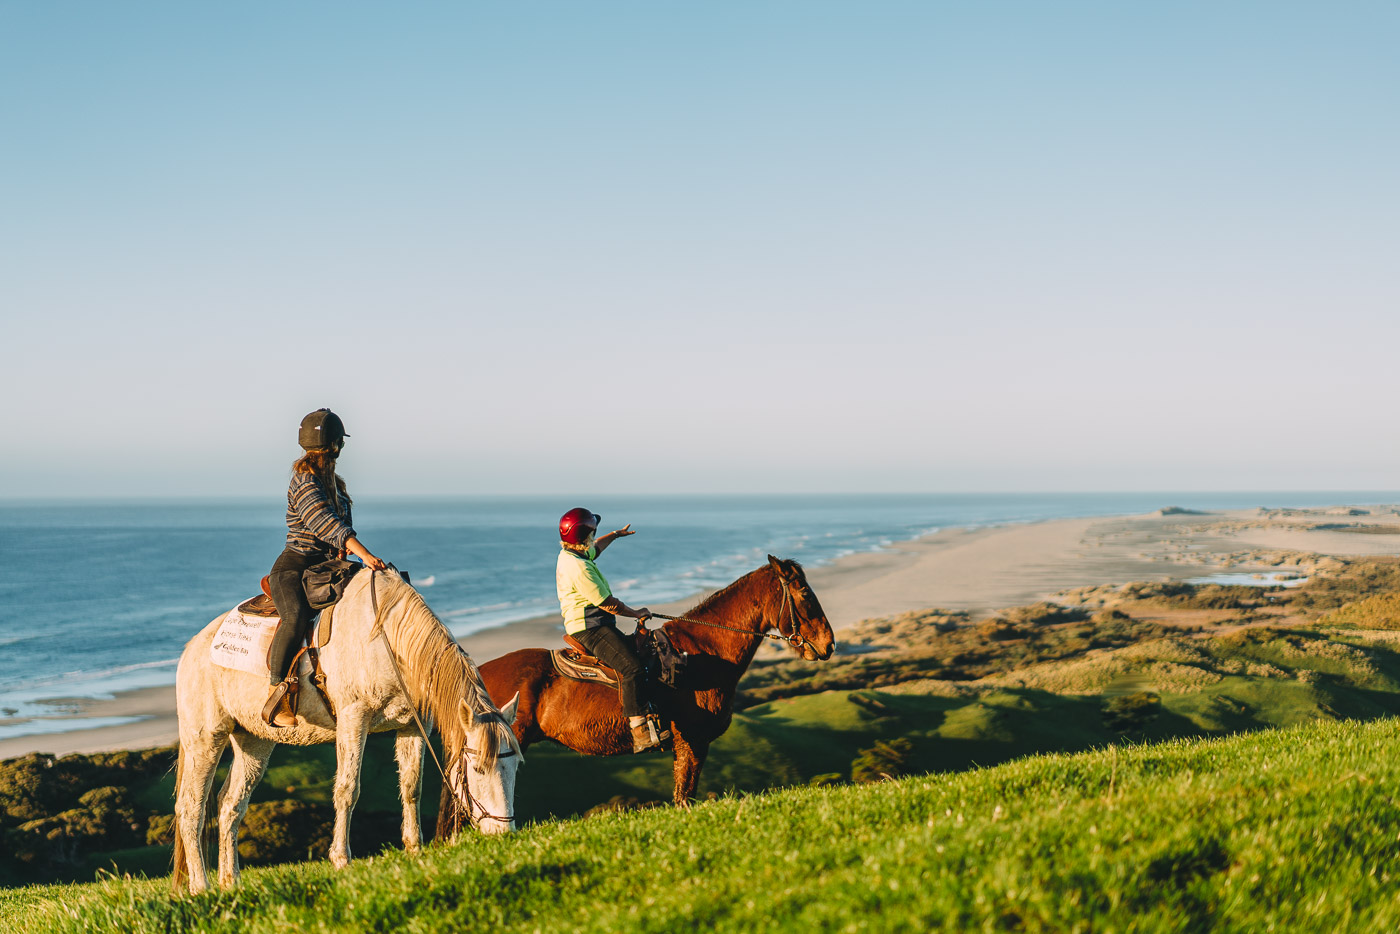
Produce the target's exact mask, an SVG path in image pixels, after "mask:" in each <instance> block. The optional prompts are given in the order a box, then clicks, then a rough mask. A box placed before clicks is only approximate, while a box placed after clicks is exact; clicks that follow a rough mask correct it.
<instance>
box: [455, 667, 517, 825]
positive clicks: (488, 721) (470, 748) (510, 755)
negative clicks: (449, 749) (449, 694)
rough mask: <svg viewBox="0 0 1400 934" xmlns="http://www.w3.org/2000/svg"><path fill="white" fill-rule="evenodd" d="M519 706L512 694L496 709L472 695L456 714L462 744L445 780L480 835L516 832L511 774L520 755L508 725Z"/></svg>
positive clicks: (513, 782) (512, 732)
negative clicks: (462, 735) (459, 724)
mask: <svg viewBox="0 0 1400 934" xmlns="http://www.w3.org/2000/svg"><path fill="white" fill-rule="evenodd" d="M482 693H483V694H484V693H485V691H484V689H483V691H482ZM519 702H520V695H519V694H516V695H515V696H514V697H512V698H511V699H510V703H508V704H506V705H505V706H504V707H502V708H500V709H499V710H498V709H497V708H496V706H495V705H494V704H492V703H491V702H490V701H489V700H482V699H480V698H476V697H473V698H470V699H467V700H463V701H462V706H461V709H460V711H459V712H458V716H459V717H460V718H461V721H462V730H463V733H464V734H465V736H466V742H465V743H464V744H463V746H462V752H461V755H460V756H458V757H457V760H456V761H455V762H454V763H453V765H452V770H451V772H450V773H449V774H448V776H447V778H448V782H449V783H450V784H451V786H452V792H453V794H455V795H456V796H457V801H458V802H459V803H460V804H461V806H462V810H463V811H465V812H466V814H467V817H468V819H470V821H471V823H472V826H474V827H476V829H477V830H480V831H481V832H482V833H489V834H498V833H508V832H509V831H512V830H514V829H515V771H516V769H518V768H520V763H521V762H523V761H524V756H523V755H521V752H520V744H519V743H518V742H516V739H515V732H514V731H513V730H512V729H511V724H513V723H514V722H515V709H516V706H517V705H518V704H519Z"/></svg>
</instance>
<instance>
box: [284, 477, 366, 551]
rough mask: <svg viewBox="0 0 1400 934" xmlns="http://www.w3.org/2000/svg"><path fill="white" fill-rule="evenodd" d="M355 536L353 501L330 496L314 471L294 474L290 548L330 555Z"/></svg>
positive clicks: (290, 490)
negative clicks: (352, 517) (349, 501)
mask: <svg viewBox="0 0 1400 934" xmlns="http://www.w3.org/2000/svg"><path fill="white" fill-rule="evenodd" d="M354 535H355V529H354V528H353V527H352V526H351V525H350V504H349V503H347V502H345V500H344V499H342V498H341V497H339V496H333V495H332V496H328V495H327V494H326V491H325V489H323V488H322V486H321V484H320V483H319V482H318V481H317V480H316V478H315V477H314V476H312V475H311V474H309V473H303V472H302V471H296V472H295V473H293V474H292V485H291V486H290V487H288V489H287V550H288V551H295V552H296V553H297V554H302V555H322V554H325V555H329V553H332V552H338V551H340V550H341V549H342V548H344V547H345V542H346V540H347V539H350V538H352V537H354Z"/></svg>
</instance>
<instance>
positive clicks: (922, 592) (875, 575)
mask: <svg viewBox="0 0 1400 934" xmlns="http://www.w3.org/2000/svg"><path fill="white" fill-rule="evenodd" d="M1397 552H1400V515H1397V514H1396V512H1395V510H1394V509H1392V508H1390V507H1366V508H1360V507H1356V508H1346V511H1345V513H1342V512H1341V509H1339V508H1338V507H1333V508H1331V509H1319V510H1248V511H1245V510H1241V511H1234V512H1227V513H1216V514H1212V515H1200V514H1192V513H1183V512H1173V511H1170V510H1160V511H1159V512H1157V513H1152V514H1148V515H1143V516H1120V517H1111V518H1093V519H1059V520H1051V521H1045V522H1036V523H1027V524H1018V525H1003V526H992V527H986V528H976V529H946V530H943V531H940V532H937V533H935V534H933V535H928V536H925V537H923V538H919V539H916V540H913V541H907V542H900V543H897V544H895V545H894V546H892V547H890V548H888V549H885V550H883V551H880V552H868V553H862V554H855V555H849V556H847V557H844V558H841V559H840V560H838V561H836V562H834V563H833V564H831V565H828V566H825V567H819V568H812V569H810V571H809V573H808V579H809V582H810V583H811V585H812V588H813V590H814V592H815V593H816V594H817V596H818V598H819V599H820V600H821V602H822V606H823V608H824V609H825V610H826V613H827V618H828V619H829V620H830V622H831V625H832V628H833V629H835V630H837V631H838V639H839V631H840V630H841V629H843V628H845V627H848V626H851V625H854V624H855V623H857V622H859V621H861V620H863V619H870V618H876V617H883V616H892V615H895V614H898V613H904V612H908V611H911V610H920V609H925V608H929V607H941V608H945V609H956V610H969V611H974V612H977V611H992V610H996V609H1000V608H1005V607H1010V606H1017V605H1021V604H1026V603H1031V602H1034V601H1037V600H1041V599H1045V598H1047V597H1051V596H1053V595H1054V594H1055V593H1057V592H1059V591H1063V590H1069V589H1072V588H1077V587H1086V586H1093V585H1100V584H1121V583H1126V582H1128V581H1135V580H1167V579H1184V578H1192V577H1198V576H1205V575H1209V574H1211V573H1216V572H1222V571H1230V572H1234V573H1264V572H1268V571H1278V570H1280V569H1287V570H1289V571H1290V572H1293V573H1297V574H1301V575H1306V574H1307V573H1308V572H1309V571H1310V570H1311V569H1312V568H1314V567H1316V566H1317V565H1318V564H1319V563H1320V562H1322V561H1326V560H1328V559H1329V558H1330V557H1334V556H1354V555H1375V554H1395V553H1397ZM696 599H698V597H696V598H692V599H689V600H684V601H679V602H676V603H673V604H668V605H665V606H654V607H653V609H655V610H659V611H660V612H664V613H670V614H673V615H675V614H679V613H682V612H683V611H684V610H686V609H687V608H689V607H690V606H693V605H694V603H695V602H696ZM561 631H562V627H561V625H560V623H559V620H558V619H557V617H541V618H538V619H533V620H526V621H524V622H518V623H511V624H509V625H505V626H500V627H496V628H493V629H487V630H482V631H481V632H477V633H473V634H471V635H468V636H466V637H464V638H463V639H462V640H461V642H462V645H463V646H464V647H465V648H466V650H467V651H468V652H469V653H470V654H471V656H472V658H474V659H476V660H477V661H478V662H484V661H487V660H489V659H492V658H496V657H498V656H500V655H503V654H505V653H507V652H511V651H514V650H516V649H520V648H527V647H532V646H541V647H552V646H558V645H560V644H561V640H560V638H559V634H560V632H561ZM70 709H71V710H72V714H73V715H74V716H82V717H140V718H141V719H139V720H137V721H135V722H130V723H125V724H119V725H114V726H106V727H102V728H97V729H88V730H78V731H72V732H66V733H50V734H40V735H31V736H21V737H16V738H13V739H6V740H0V759H6V758H11V757H14V756H20V755H25V754H27V753H30V752H38V751H42V752H49V753H55V754H66V753H71V752H82V753H91V752H100V751H106V750H113V749H134V748H144V747H149V746H159V745H165V744H168V743H173V742H175V740H176V739H177V723H176V719H175V692H174V688H173V687H158V688H147V689H143V690H138V691H131V692H128V693H123V694H121V695H118V696H117V697H115V698H112V699H110V700H97V701H94V700H86V699H78V700H74V701H72V702H71V705H70Z"/></svg>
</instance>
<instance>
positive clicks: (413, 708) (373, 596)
mask: <svg viewBox="0 0 1400 934" xmlns="http://www.w3.org/2000/svg"><path fill="white" fill-rule="evenodd" d="M390 567H392V565H390ZM375 573H376V572H375V570H374V569H373V568H371V569H370V572H369V601H370V605H371V606H372V607H373V608H374V628H373V629H372V630H371V635H370V638H371V639H373V638H374V635H373V633H378V634H379V638H380V639H381V640H383V642H384V649H385V651H387V652H388V653H389V667H391V668H393V669H394V677H395V678H396V679H397V680H398V682H399V690H400V691H402V692H403V696H404V697H405V698H407V699H408V710H409V712H410V713H411V714H413V722H414V723H416V724H418V732H419V733H420V734H421V735H422V737H423V745H425V746H427V747H428V753H429V754H430V755H431V756H432V757H433V765H435V766H437V770H438V774H439V775H441V776H442V784H443V787H445V788H451V787H452V782H451V781H449V780H448V778H447V772H446V771H444V770H443V767H442V762H441V760H439V759H438V754H437V750H436V749H434V748H433V743H432V740H430V739H428V731H427V729H426V728H425V727H424V726H423V720H422V719H421V718H420V717H419V716H418V705H417V704H415V703H414V702H413V695H411V694H409V693H408V685H406V684H404V680H403V672H401V671H399V663H398V660H397V659H396V658H394V649H393V647H392V646H391V645H389V636H388V634H387V633H386V632H385V631H384V626H383V623H382V621H381V620H380V619H379V595H378V593H377V592H376V591H375V588H374V581H375V577H374V575H375ZM462 754H463V756H466V755H467V754H472V755H475V754H477V751H476V750H475V749H471V748H469V747H468V746H467V745H466V744H465V743H464V744H463V745H462ZM513 755H515V750H514V749H507V750H506V751H505V752H500V753H497V754H496V758H498V759H506V758H509V757H510V756H513ZM461 769H462V763H461V761H460V760H459V761H458V762H456V763H454V764H453V766H452V774H453V775H456V774H458V772H459V771H461ZM457 784H458V787H459V788H460V789H461V794H462V796H463V797H465V798H466V799H467V802H468V803H469V804H470V805H471V807H472V808H473V809H475V810H476V811H480V812H481V818H482V819H486V820H494V821H500V822H501V823H503V824H504V823H513V822H514V821H515V815H514V814H508V815H506V816H505V817H498V816H496V815H495V814H492V813H491V812H490V811H488V810H486V807H485V806H484V805H483V804H482V803H481V802H480V801H478V800H476V798H475V797H474V796H473V795H472V792H471V788H469V787H468V786H467V779H466V773H465V772H463V773H462V778H461V779H460V781H458V783H457Z"/></svg>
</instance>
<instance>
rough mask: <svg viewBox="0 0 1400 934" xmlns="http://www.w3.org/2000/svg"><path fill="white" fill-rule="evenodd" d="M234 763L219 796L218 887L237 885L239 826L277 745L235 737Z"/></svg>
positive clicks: (243, 735) (254, 739)
mask: <svg viewBox="0 0 1400 934" xmlns="http://www.w3.org/2000/svg"><path fill="white" fill-rule="evenodd" d="M230 738H231V739H232V740H233V763H232V764H231V765H230V766H229V770H228V778H227V779H225V780H224V787H223V789H222V790H221V791H220V792H219V884H220V885H222V886H223V887H224V888H226V889H227V888H232V887H233V886H234V885H236V884H237V883H238V825H239V824H241V823H242V822H243V815H244V814H246V813H248V799H249V798H250V797H252V794H253V789H254V788H256V787H257V784H258V782H260V781H261V780H262V777H263V772H264V771H266V770H267V760H268V759H269V758H270V757H271V756H272V749H273V747H274V746H276V745H277V744H276V743H274V742H273V741H272V740H270V739H261V738H259V737H257V736H253V735H251V734H249V733H242V732H239V733H234V734H233V736H232V737H230Z"/></svg>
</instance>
